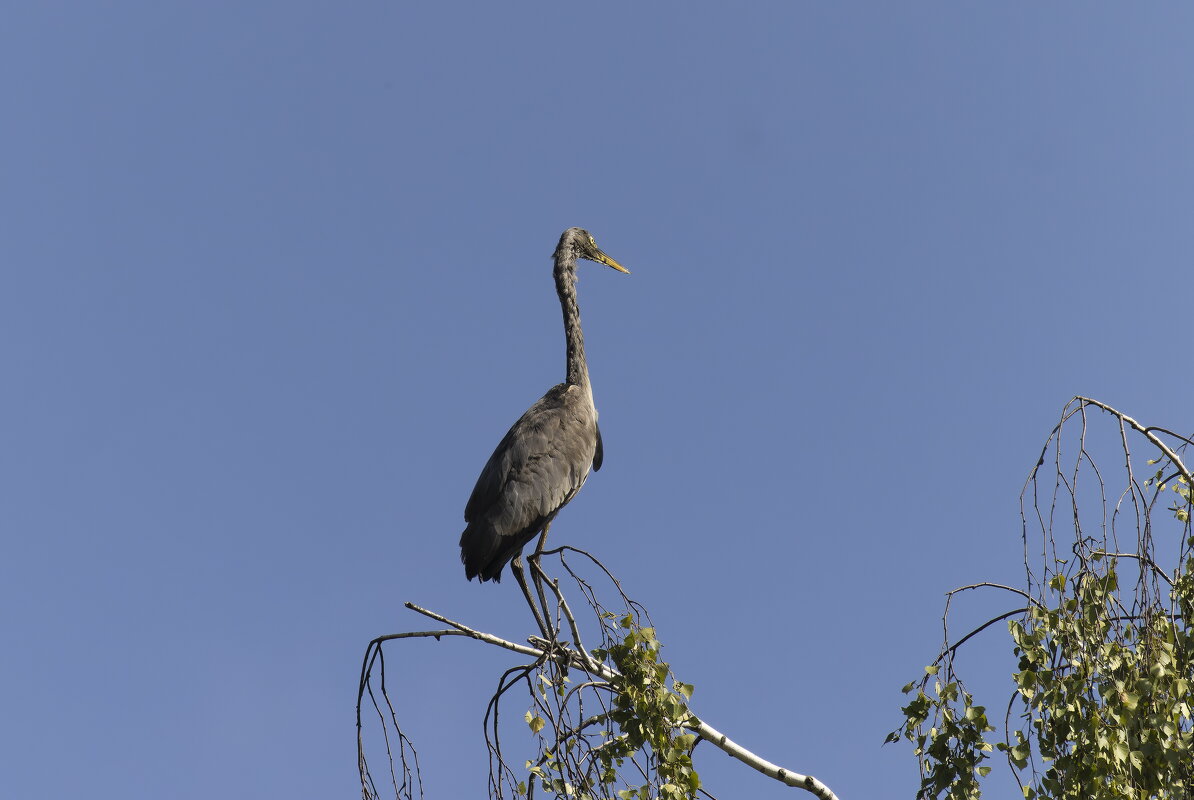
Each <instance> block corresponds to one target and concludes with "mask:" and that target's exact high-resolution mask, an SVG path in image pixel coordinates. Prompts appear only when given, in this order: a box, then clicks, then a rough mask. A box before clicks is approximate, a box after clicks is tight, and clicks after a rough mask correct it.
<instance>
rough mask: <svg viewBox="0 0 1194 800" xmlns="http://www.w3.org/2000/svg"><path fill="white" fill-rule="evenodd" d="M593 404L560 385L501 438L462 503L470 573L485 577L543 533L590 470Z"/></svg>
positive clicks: (465, 555) (593, 440) (577, 391)
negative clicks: (467, 498) (538, 534)
mask: <svg viewBox="0 0 1194 800" xmlns="http://www.w3.org/2000/svg"><path fill="white" fill-rule="evenodd" d="M595 421H596V420H595V419H594V416H593V412H592V406H591V405H589V404H588V403H587V398H586V397H585V396H584V395H582V394H581V392H580V389H579V387H576V386H569V385H567V384H560V385H559V386H556V387H553V388H552V389H551V390H550V391H548V393H547V394H545V395H544V396H543V397H542V398H541V399H540V400H539V401H537V402H536V403H535V404H534V405H533V406H531V407H530V408H529V409H527V412H526V413H525V414H523V415H522V417H521V418H520V419H519V420H518V422H516V423H514V426H513V427H512V428H510V430H509V432H508V433H507V434H506V436H505V437H504V438H503V439H502V441H501V443H500V444H498V446H497V449H496V450H494V451H493V455H491V456H490V457H489V461H488V462H487V463H486V464H485V468H484V469H483V470H481V475H480V477H479V478H478V479H477V485H476V486H475V487H474V488H473V493H472V495H471V496H470V497H469V501H468V503H467V505H466V506H465V509H464V518H465V520H466V521H467V522H468V527H467V528H466V529H465V531H464V533H463V534H461V540H460V545H461V548H462V552H461V557H462V558H463V559H464V560H465V566H466V572H469V573H470V574H476V573H480V574H481V575H482V577H483V579H485V578H486V577H490V576H493V575H495V574H500V571H501V568H502V566H503V565H504V564H505V563H506V561H508V560H509V559H510V558H512V557H513V556H514V555H515V554H517V553H518V551H520V550H521V549H522V548H523V546H524V545H525V544H526V543H527V542H528V541H529V540H530V539H532V538H534V536H535V535H536V534H537V533H539V531H541V530H542V529H543V527H544V525H546V524H547V523H548V522H550V521H551V518H552V517H553V516H554V515H555V513H556V512H557V511H559V510H560V508H562V507H563V506H564V505H565V504H566V503H567V502H568V501H569V500H571V499H572V497H573V496H574V495H575V494H576V492H577V491H578V490H579V489H580V487H581V486H582V485H583V484H584V482H585V478H586V477H587V476H588V472H589V466H590V465H591V464H592V463H593V461H594V455H595V450H596V426H595Z"/></svg>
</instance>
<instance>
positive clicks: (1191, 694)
mask: <svg viewBox="0 0 1194 800" xmlns="http://www.w3.org/2000/svg"><path fill="white" fill-rule="evenodd" d="M1100 407H1101V406H1100ZM1084 409H1085V406H1084V405H1083V406H1079V407H1078V408H1076V409H1073V410H1071V409H1069V408H1067V411H1068V412H1070V416H1073V415H1078V414H1081V430H1080V434H1079V438H1078V444H1077V446H1076V453H1077V455H1076V460H1075V464H1074V467H1073V470H1072V471H1071V470H1068V469H1067V470H1066V471H1065V472H1064V473H1063V471H1062V470H1061V468H1060V461H1059V459H1060V458H1061V453H1062V445H1061V433H1062V431H1061V428H1062V425H1059V426H1058V429H1056V430H1055V431H1054V435H1053V436H1051V437H1050V442H1051V443H1052V445H1053V448H1054V449H1053V451H1052V452H1053V456H1054V461H1055V463H1057V464H1058V468H1057V470H1056V472H1055V484H1054V491H1053V492H1052V494H1051V496H1050V499H1049V500H1048V501H1046V502H1045V503H1044V504H1043V505H1044V506H1045V508H1044V510H1043V513H1037V514H1035V515H1033V514H1030V515H1028V516H1029V517H1030V518H1033V519H1035V520H1037V521H1039V522H1040V528H1039V531H1040V532H1041V533H1042V549H1041V554H1042V555H1043V556H1044V558H1043V562H1044V567H1043V570H1042V572H1043V575H1042V577H1041V578H1040V579H1037V578H1036V577H1035V576H1034V574H1033V571H1032V570H1031V569H1028V570H1027V572H1028V581H1027V584H1028V585H1027V588H1028V591H1021V590H1018V589H1012V588H1011V587H1004V586H1000V587H997V588H1000V589H1005V590H1007V591H1009V592H1011V593H1013V594H1015V595H1017V596H1019V597H1021V598H1022V599H1026V600H1027V601H1028V602H1027V605H1026V606H1024V607H1023V608H1018V609H1015V610H1014V611H1012V612H1010V613H1008V614H1004V615H1001V616H1000V617H996V618H995V619H994V620H991V621H989V622H988V623H986V624H985V625H983V626H981V627H980V628H979V629H978V630H982V629H983V628H985V627H987V626H989V625H991V624H992V623H994V622H997V621H999V620H1001V619H1006V618H1009V617H1011V619H1010V621H1009V622H1008V631H1009V633H1010V637H1011V646H1012V651H1013V654H1014V656H1015V657H1016V658H1017V659H1018V664H1017V667H1016V669H1015V671H1014V673H1013V674H1012V676H1011V677H1012V680H1013V688H1012V691H1011V696H1010V698H1009V700H1008V703H1007V710H1006V713H1005V715H1004V724H1003V736H1002V737H999V738H996V737H991V736H989V734H991V733H992V732H994V731H995V727H994V726H993V725H992V724H991V722H990V721H989V719H988V717H987V711H986V708H985V707H984V706H982V705H977V704H975V702H974V699H973V697H972V695H971V694H970V693H969V692H968V691H967V690H966V688H965V686H964V685H963V683H962V681H961V679H960V677H959V676H958V674H957V671H956V670H955V661H954V659H955V655H956V653H957V650H958V647H959V645H961V644H963V643H964V642H965V640H967V639H969V638H971V636H973V635H974V634H975V633H977V632H978V630H976V631H973V632H971V633H970V634H968V635H967V636H966V637H963V639H962V640H960V641H959V642H958V643H956V644H954V645H950V644H949V642H948V640H947V641H946V643H945V645H944V646H943V649H942V653H941V655H940V656H939V657H938V659H937V661H936V662H935V663H934V664H933V665H931V666H929V667H927V668H926V671H925V675H924V677H922V678H921V679H919V680H918V681H914V682H913V683H910V684H908V685H907V686H905V687H904V692H905V693H907V694H912V693H913V692H915V694H914V696H913V697H912V698H911V700H910V702H909V703H908V704H907V705H906V706H904V707H903V709H902V710H903V715H904V720H903V723H902V724H901V726H900V727H899V728H898V729H897V730H896V731H894V732H893V733H892V734H891V735H890V736H889V737H888V741H897V740H899V739H901V738H904V739H907V740H909V741H911V742H912V743H913V745H914V752H915V754H916V756H917V757H918V759H919V761H920V764H921V790H920V796H921V797H922V798H924V799H925V800H927V799H928V798H939V797H942V796H944V797H947V798H949V799H950V800H973V799H974V798H978V797H980V795H981V787H982V778H984V777H985V776H986V775H987V774H989V773H990V771H991V766H990V765H989V764H987V763H984V762H986V761H987V760H988V759H990V758H991V756H992V754H993V752H994V751H996V750H998V751H1001V752H1002V753H1003V754H1004V755H1005V757H1006V759H1007V761H1008V764H1009V765H1010V767H1011V769H1012V773H1013V774H1014V775H1015V776H1016V780H1017V781H1018V782H1019V783H1020V786H1021V789H1022V791H1023V795H1024V797H1025V798H1028V800H1035V799H1036V798H1050V800H1063V799H1064V800H1079V798H1081V799H1082V800H1112V798H1114V799H1115V800H1119V799H1120V798H1141V800H1144V799H1145V798H1156V799H1157V800H1169V799H1170V798H1172V799H1173V800H1178V798H1190V797H1194V712H1192V706H1194V691H1192V686H1194V535H1192V533H1191V527H1190V520H1191V516H1192V515H1191V510H1192V509H1191V493H1190V476H1189V473H1188V472H1187V471H1186V470H1185V468H1184V466H1183V465H1182V464H1181V462H1180V461H1177V460H1176V459H1175V458H1170V457H1169V456H1170V455H1175V453H1174V452H1173V451H1169V455H1166V456H1164V457H1162V458H1158V459H1155V460H1152V461H1150V462H1149V463H1150V464H1159V465H1160V468H1159V470H1158V471H1157V472H1156V473H1155V474H1154V475H1152V477H1150V478H1148V479H1146V480H1143V481H1141V480H1137V478H1136V477H1135V476H1134V474H1133V472H1132V463H1131V456H1130V451H1129V448H1128V439H1127V425H1125V423H1130V424H1131V425H1132V427H1135V428H1136V429H1137V430H1140V431H1143V432H1144V433H1145V435H1146V436H1147V435H1148V433H1150V432H1152V431H1154V430H1157V429H1144V428H1142V427H1140V426H1138V424H1136V423H1135V422H1134V420H1131V418H1129V417H1125V416H1124V415H1122V414H1119V413H1118V412H1114V413H1115V414H1116V415H1117V416H1118V417H1119V418H1120V421H1121V424H1120V434H1121V439H1122V441H1123V447H1122V450H1123V453H1124V454H1125V455H1126V456H1127V458H1126V467H1125V469H1126V478H1125V486H1126V488H1125V489H1124V490H1123V493H1122V494H1121V496H1120V497H1119V499H1118V501H1117V502H1115V503H1113V504H1110V505H1111V508H1110V510H1109V511H1108V510H1107V508H1106V506H1107V505H1108V504H1107V501H1106V500H1101V504H1102V507H1103V510H1104V515H1103V516H1102V518H1101V522H1102V524H1101V525H1100V526H1099V528H1098V530H1099V534H1098V535H1086V533H1085V531H1084V529H1083V521H1082V520H1083V516H1084V514H1089V513H1090V512H1091V510H1092V507H1091V505H1090V504H1087V503H1084V502H1083V500H1082V499H1080V497H1079V494H1080V493H1079V490H1078V485H1079V475H1080V469H1079V468H1080V467H1085V468H1086V469H1087V470H1089V471H1093V473H1094V474H1095V475H1096V476H1098V480H1097V483H1098V485H1099V488H1100V490H1102V489H1103V486H1104V484H1103V477H1102V474H1101V473H1100V472H1099V469H1098V466H1097V465H1096V462H1095V459H1094V457H1093V454H1092V452H1091V451H1090V449H1088V448H1089V447H1090V445H1089V443H1088V441H1087V428H1086V425H1087V420H1086V416H1085V414H1084V413H1082V412H1083V411H1084ZM1112 411H1113V410H1112ZM1066 419H1069V416H1065V415H1063V424H1064V422H1065V420H1066ZM1153 438H1155V436H1154V437H1153ZM1178 438H1179V439H1181V437H1178ZM1150 441H1152V439H1150ZM1184 443H1185V440H1183V444H1184ZM1049 448H1050V445H1049V444H1047V445H1046V451H1047V452H1048V451H1049ZM1162 452H1164V451H1162ZM1179 452H1180V448H1179ZM1044 461H1045V458H1044V455H1042V459H1041V464H1038V469H1039V467H1040V466H1042V465H1043V463H1044ZM1037 479H1038V472H1037V470H1034V471H1033V474H1032V475H1031V476H1030V479H1029V483H1028V484H1027V487H1026V492H1028V493H1029V494H1030V496H1032V497H1033V498H1034V500H1033V507H1034V509H1035V510H1036V511H1038V512H1041V511H1042V509H1041V505H1042V504H1039V503H1038V500H1037V498H1039V494H1038V491H1037V490H1038V488H1039V487H1038V485H1037ZM1167 488H1172V489H1173V490H1174V492H1175V494H1176V497H1177V500H1176V502H1175V503H1174V505H1172V506H1168V507H1167V509H1166V501H1164V500H1163V498H1164V497H1168V496H1170V495H1168V494H1166V490H1167ZM1058 497H1061V498H1062V499H1063V501H1064V502H1063V503H1062V506H1063V507H1064V506H1066V505H1068V509H1066V510H1068V511H1069V512H1070V513H1069V524H1070V525H1072V530H1073V539H1072V540H1071V542H1070V546H1069V547H1068V550H1069V552H1068V553H1066V552H1065V550H1063V549H1060V548H1058V547H1057V545H1056V542H1055V540H1054V537H1053V528H1052V519H1053V518H1054V513H1053V512H1054V511H1055V510H1056V509H1057V508H1058V505H1059V504H1058V503H1057V499H1058ZM1098 497H1099V498H1105V497H1106V495H1105V493H1104V492H1103V491H1100V492H1099V494H1098ZM1099 505H1100V503H1095V506H1099ZM1162 510H1167V511H1168V512H1169V513H1156V512H1158V511H1162ZM1129 512H1130V513H1129ZM1121 514H1122V515H1123V516H1122V517H1121ZM1123 518H1127V519H1131V520H1132V521H1133V523H1134V525H1133V527H1134V528H1135V531H1134V533H1135V536H1134V538H1135V540H1136V541H1135V547H1134V548H1126V549H1127V552H1121V550H1120V545H1119V535H1118V532H1117V525H1118V523H1119V522H1121V520H1122V519H1123ZM1165 520H1168V523H1165ZM1174 522H1176V525H1174ZM1163 523H1164V524H1163ZM1027 530H1028V526H1027V525H1026V537H1025V546H1026V559H1025V564H1026V568H1027V566H1028V558H1027V550H1028V546H1029V541H1028V535H1027ZM1171 532H1172V533H1174V534H1176V536H1170V533H1171ZM1154 536H1161V538H1162V541H1164V540H1168V541H1170V542H1174V543H1177V544H1178V547H1177V550H1178V554H1177V558H1176V559H1174V560H1172V561H1171V563H1172V564H1173V567H1172V569H1169V570H1166V569H1164V568H1163V567H1162V566H1161V565H1160V563H1158V557H1157V548H1156V546H1155V545H1154ZM1062 554H1064V555H1065V556H1067V557H1066V558H1062V557H1061V555H1062ZM986 586H993V584H986ZM965 588H975V587H965ZM956 591H960V590H955V592H956ZM952 594H953V593H951V596H952ZM947 614H948V603H947Z"/></svg>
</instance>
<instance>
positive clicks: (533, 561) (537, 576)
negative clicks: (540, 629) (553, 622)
mask: <svg viewBox="0 0 1194 800" xmlns="http://www.w3.org/2000/svg"><path fill="white" fill-rule="evenodd" d="M550 529H551V523H550V522H549V523H547V524H546V525H544V526H543V532H542V533H540V534H539V543H538V544H536V545H535V552H533V553H531V555H530V556H529V557H528V558H527V561H528V562H529V563H530V565H531V580H532V581H534V582H535V593H536V594H537V595H539V607H540V608H542V609H543V614H544V618H550V617H551V612H549V611H548V610H547V594H546V593H544V591H543V577H542V576H543V574H544V573H543V569H542V568H541V567H540V566H539V554H540V553H542V552H543V545H545V544H546V543H547V532H548V530H550ZM552 631H553V633H554V631H555V628H552ZM549 638H551V637H549Z"/></svg>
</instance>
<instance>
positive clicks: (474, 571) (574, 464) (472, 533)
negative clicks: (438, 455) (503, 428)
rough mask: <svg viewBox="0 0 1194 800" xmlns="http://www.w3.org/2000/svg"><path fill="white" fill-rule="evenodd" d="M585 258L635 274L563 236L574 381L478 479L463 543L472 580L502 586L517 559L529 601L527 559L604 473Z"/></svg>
mask: <svg viewBox="0 0 1194 800" xmlns="http://www.w3.org/2000/svg"><path fill="white" fill-rule="evenodd" d="M579 258H583V259H587V260H589V261H595V262H597V263H599V264H604V265H606V266H607V267H612V268H613V269H616V270H618V271H619V272H625V273H629V272H630V270H628V269H626V268H625V267H623V266H622V265H621V264H619V263H618V262H617V261H615V260H613V259H612V258H610V257H609V256H607V255H606V254H605V253H603V252H602V251H601V249H600V248H598V247H597V243H596V242H595V241H593V237H592V236H590V235H589V232H588V231H585V230H582V229H581V228H569V229H568V230H566V231H564V233H563V235H562V236H560V243H559V244H558V245H557V246H556V250H555V255H554V260H555V268H554V270H553V275H554V277H555V284H556V294H558V295H559V298H560V308H561V309H562V311H563V313H564V338H565V339H566V340H567V377H566V378H565V381H564V382H563V383H561V384H557V385H556V386H553V387H551V388H550V389H548V390H547V394H545V395H543V397H541V398H540V399H539V400H538V401H536V402H535V404H534V405H532V406H531V407H530V408H528V409H527V411H526V413H525V414H523V415H522V416H521V417H520V418H519V420H518V421H517V422H515V423H514V426H513V427H511V428H510V430H509V432H508V433H506V436H505V437H504V438H503V439H502V441H501V442H500V443H499V444H498V446H497V449H496V450H494V451H493V455H491V456H490V457H489V461H488V462H486V464H485V468H484V469H482V470H481V475H480V477H478V478H477V485H476V486H475V487H474V488H473V493H472V495H471V496H470V497H469V500H468V504H467V505H466V506H465V508H464V519H465V522H466V523H468V524H467V527H466V528H465V529H464V532H463V533H462V534H461V535H460V560H461V562H463V564H464V574H465V575H466V576H467V578H468V579H469V580H472V579H473V578H474V577H478V578H480V580H481V582H482V583H483V582H485V581H490V580H491V581H494V582H498V581H500V580H501V577H502V568H503V567H504V566H505V565H506V563H507V562H508V561H510V560H511V559H514V564H513V565H512V569H513V571H514V576H515V578H516V579H517V580H518V582H519V584H520V586H522V588H523V592H524V593H527V592H526V583H525V580H524V579H523V576H522V569H521V564H520V561H521V559H520V558H519V556H520V554H521V553H522V550H523V548H524V547H526V545H527V543H528V542H530V541H531V540H532V539H534V538H535V537H536V536H538V535H539V534H540V533H542V534H543V536H544V537H546V534H547V528H548V527H549V526H550V525H551V521H552V520H553V519H554V518H555V516H556V514H558V513H559V511H560V509H561V508H563V507H564V506H565V505H567V503H568V501H570V500H571V499H572V498H573V497H575V496H576V493H577V492H578V491H580V487H581V486H583V485H584V483H585V480H586V479H587V478H588V476H589V468H590V466H592V468H593V469H594V470H597V469H601V460H602V455H603V453H602V445H601V431H600V429H598V427H597V409H596V408H595V407H594V405H593V389H592V386H591V385H590V384H589V367H588V363H587V362H586V361H585V340H584V335H583V334H582V333H581V329H580V309H579V308H578V307H577V305H576V263H577V259H579ZM540 547H542V540H541V542H540ZM527 599H528V601H529V600H530V595H529V594H527Z"/></svg>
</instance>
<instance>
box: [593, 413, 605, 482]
mask: <svg viewBox="0 0 1194 800" xmlns="http://www.w3.org/2000/svg"><path fill="white" fill-rule="evenodd" d="M594 426H595V427H596V428H597V452H595V453H593V471H594V472H596V471H597V470H599V469H601V460H602V459H603V458H605V448H604V447H602V446H601V426H600V425H597V424H596V423H594Z"/></svg>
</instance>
